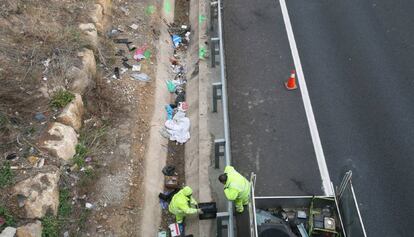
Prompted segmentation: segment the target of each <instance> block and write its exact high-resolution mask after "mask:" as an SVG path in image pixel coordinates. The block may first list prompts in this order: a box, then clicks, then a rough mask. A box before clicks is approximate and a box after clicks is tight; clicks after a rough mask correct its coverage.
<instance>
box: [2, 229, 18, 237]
mask: <svg viewBox="0 0 414 237" xmlns="http://www.w3.org/2000/svg"><path fill="white" fill-rule="evenodd" d="M14 234H16V228H13V227H6V229H4V230H3V231H2V232H1V234H0V237H13V236H14Z"/></svg>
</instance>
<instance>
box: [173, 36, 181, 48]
mask: <svg viewBox="0 0 414 237" xmlns="http://www.w3.org/2000/svg"><path fill="white" fill-rule="evenodd" d="M171 37H172V41H173V44H174V47H175V48H178V47H180V44H181V42H182V39H181V37H180V36H179V35H172V36H171Z"/></svg>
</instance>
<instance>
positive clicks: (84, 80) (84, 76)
mask: <svg viewBox="0 0 414 237" xmlns="http://www.w3.org/2000/svg"><path fill="white" fill-rule="evenodd" d="M89 74H90V73H89V72H88V71H87V70H81V69H79V68H77V67H75V66H72V67H71V68H70V69H69V70H68V71H67V72H66V77H67V78H68V79H69V90H70V91H71V92H74V93H78V94H80V95H84V94H85V93H86V92H87V91H89V90H90V89H92V88H93V87H94V86H95V81H94V80H93V79H92V76H91V75H89Z"/></svg>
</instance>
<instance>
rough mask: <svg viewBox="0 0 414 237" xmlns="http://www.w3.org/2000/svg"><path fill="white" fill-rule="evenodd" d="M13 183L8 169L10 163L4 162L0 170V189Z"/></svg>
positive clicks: (11, 173) (10, 171)
mask: <svg viewBox="0 0 414 237" xmlns="http://www.w3.org/2000/svg"><path fill="white" fill-rule="evenodd" d="M12 182H13V172H12V170H11V168H10V163H9V162H6V163H5V164H4V165H3V166H2V167H1V168H0V188H3V187H6V186H7V185H9V184H11V183H12Z"/></svg>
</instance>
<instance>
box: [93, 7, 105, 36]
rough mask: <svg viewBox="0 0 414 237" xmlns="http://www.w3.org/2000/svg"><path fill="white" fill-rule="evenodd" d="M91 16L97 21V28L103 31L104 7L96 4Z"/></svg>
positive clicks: (94, 21)
mask: <svg viewBox="0 0 414 237" xmlns="http://www.w3.org/2000/svg"><path fill="white" fill-rule="evenodd" d="M90 17H91V19H92V22H93V23H95V25H96V28H97V29H98V31H99V32H102V30H103V20H104V18H103V8H102V5H101V4H94V5H93V8H92V11H91V13H90Z"/></svg>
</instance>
